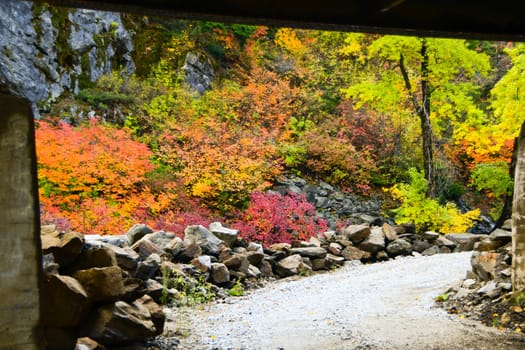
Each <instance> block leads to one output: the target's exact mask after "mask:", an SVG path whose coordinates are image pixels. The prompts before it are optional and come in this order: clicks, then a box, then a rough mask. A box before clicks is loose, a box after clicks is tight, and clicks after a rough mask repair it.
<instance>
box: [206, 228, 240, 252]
mask: <svg viewBox="0 0 525 350" xmlns="http://www.w3.org/2000/svg"><path fill="white" fill-rule="evenodd" d="M210 232H211V233H212V234H214V235H215V236H216V237H217V238H219V239H220V240H221V241H223V242H224V244H226V245H227V246H228V247H231V246H232V245H233V243H235V241H236V240H237V236H238V234H239V231H238V230H234V229H231V228H227V227H224V226H222V224H221V223H220V222H212V223H211V224H210Z"/></svg>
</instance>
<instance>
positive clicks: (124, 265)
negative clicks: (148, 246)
mask: <svg viewBox="0 0 525 350" xmlns="http://www.w3.org/2000/svg"><path fill="white" fill-rule="evenodd" d="M104 246H105V247H106V248H109V249H111V250H112V251H113V253H115V259H116V261H117V265H118V266H119V267H120V268H121V269H123V270H127V271H134V270H135V269H136V268H137V260H138V259H139V258H140V256H139V254H138V253H137V252H135V251H134V250H133V249H131V248H129V247H127V248H120V247H117V246H114V245H111V244H105V245H104Z"/></svg>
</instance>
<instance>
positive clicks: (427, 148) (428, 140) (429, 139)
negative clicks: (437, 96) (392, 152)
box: [399, 38, 436, 197]
mask: <svg viewBox="0 0 525 350" xmlns="http://www.w3.org/2000/svg"><path fill="white" fill-rule="evenodd" d="M399 68H400V69H401V74H402V75H403V80H404V81H405V87H406V89H407V90H408V93H409V94H410V97H411V99H412V105H413V106H414V109H415V110H416V114H417V115H418V117H419V119H420V120H421V137H422V141H421V142H422V148H423V170H424V172H425V179H426V180H427V182H428V195H429V196H430V197H435V194H436V174H435V170H434V133H433V131H432V124H431V123H430V88H429V86H428V53H427V42H426V40H425V39H424V38H423V39H421V80H420V86H419V88H420V96H421V97H420V98H421V101H418V95H417V94H416V92H415V91H413V90H412V84H411V83H410V78H409V76H408V72H407V70H406V67H405V63H404V58H403V54H401V55H400V57H399Z"/></svg>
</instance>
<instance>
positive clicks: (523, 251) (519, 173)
mask: <svg viewBox="0 0 525 350" xmlns="http://www.w3.org/2000/svg"><path fill="white" fill-rule="evenodd" d="M512 286H513V290H514V292H515V293H516V292H520V291H525V123H524V124H523V125H522V126H521V131H520V136H519V139H518V152H517V158H516V172H515V173H514V198H513V203H512Z"/></svg>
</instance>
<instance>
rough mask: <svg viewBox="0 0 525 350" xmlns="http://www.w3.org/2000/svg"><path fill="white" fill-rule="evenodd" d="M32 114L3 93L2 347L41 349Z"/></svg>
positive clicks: (0, 166)
mask: <svg viewBox="0 0 525 350" xmlns="http://www.w3.org/2000/svg"><path fill="white" fill-rule="evenodd" d="M34 141H35V139H34V126H33V116H32V112H31V107H30V105H29V103H27V102H25V101H24V100H21V99H18V98H15V97H12V96H6V95H0V349H3V350H7V349H9V350H32V349H40V348H41V347H40V346H39V341H40V337H39V334H38V333H39V332H38V323H39V319H40V283H41V270H40V264H41V249H40V247H41V244H40V234H39V231H40V225H39V208H38V187H37V186H38V184H37V177H36V156H35V142H34Z"/></svg>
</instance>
